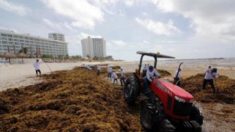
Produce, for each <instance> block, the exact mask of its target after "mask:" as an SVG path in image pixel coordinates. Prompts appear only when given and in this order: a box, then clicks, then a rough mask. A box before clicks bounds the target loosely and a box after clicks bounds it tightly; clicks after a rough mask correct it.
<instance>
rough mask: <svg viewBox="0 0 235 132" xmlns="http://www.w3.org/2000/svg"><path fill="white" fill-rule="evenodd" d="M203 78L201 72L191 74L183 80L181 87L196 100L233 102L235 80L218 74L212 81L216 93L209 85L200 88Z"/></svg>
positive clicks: (234, 98) (234, 99)
mask: <svg viewBox="0 0 235 132" xmlns="http://www.w3.org/2000/svg"><path fill="white" fill-rule="evenodd" d="M203 79H204V75H203V74H197V75H194V76H191V77H189V78H186V79H184V80H183V83H182V87H183V88H184V89H186V90H187V91H189V92H190V93H192V94H193V96H194V98H195V99H196V100H197V101H201V102H220V103H228V104H234V101H235V80H233V79H230V78H228V77H227V76H223V75H221V76H219V77H218V78H216V79H215V81H214V82H215V83H214V84H215V87H216V93H215V94H213V92H212V88H211V87H210V86H207V88H206V89H202V83H203Z"/></svg>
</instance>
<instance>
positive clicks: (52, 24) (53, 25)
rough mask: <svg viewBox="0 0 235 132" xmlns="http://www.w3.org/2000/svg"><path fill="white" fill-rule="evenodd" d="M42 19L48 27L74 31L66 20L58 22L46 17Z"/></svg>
mask: <svg viewBox="0 0 235 132" xmlns="http://www.w3.org/2000/svg"><path fill="white" fill-rule="evenodd" d="M42 21H43V22H44V23H45V24H46V26H48V27H49V28H51V29H53V30H57V31H58V30H59V31H64V30H65V29H68V30H69V31H74V29H73V28H72V27H71V26H70V24H68V23H67V22H63V23H62V22H61V23H59V22H54V21H51V20H49V19H47V18H43V19H42Z"/></svg>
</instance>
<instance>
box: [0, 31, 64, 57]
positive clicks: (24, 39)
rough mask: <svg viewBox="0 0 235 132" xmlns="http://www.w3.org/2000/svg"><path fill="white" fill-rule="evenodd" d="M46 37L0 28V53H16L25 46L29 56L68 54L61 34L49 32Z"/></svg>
mask: <svg viewBox="0 0 235 132" xmlns="http://www.w3.org/2000/svg"><path fill="white" fill-rule="evenodd" d="M48 37H49V38H41V37H35V36H31V35H29V34H19V33H15V32H13V31H8V30H7V31H6V30H0V54H4V53H7V52H10V53H18V52H19V51H20V50H21V49H22V48H27V50H28V53H27V54H28V55H30V56H31V57H39V56H42V55H50V56H53V57H58V56H66V55H68V51H67V43H66V42H65V41H64V40H65V39H64V35H63V34H56V33H51V34H49V36H48Z"/></svg>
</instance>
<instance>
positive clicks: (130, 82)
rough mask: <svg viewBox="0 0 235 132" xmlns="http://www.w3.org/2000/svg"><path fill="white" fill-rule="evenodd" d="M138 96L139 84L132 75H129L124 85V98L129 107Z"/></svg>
mask: <svg viewBox="0 0 235 132" xmlns="http://www.w3.org/2000/svg"><path fill="white" fill-rule="evenodd" d="M138 94H139V82H138V80H137V78H136V77H135V76H134V75H131V76H130V77H129V78H128V79H127V80H126V81H125V85H124V98H125V100H126V102H127V103H128V104H129V105H131V104H134V102H135V100H136V97H137V96H138Z"/></svg>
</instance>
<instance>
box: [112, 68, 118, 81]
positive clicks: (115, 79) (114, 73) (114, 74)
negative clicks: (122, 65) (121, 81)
mask: <svg viewBox="0 0 235 132" xmlns="http://www.w3.org/2000/svg"><path fill="white" fill-rule="evenodd" d="M111 78H112V81H113V84H115V83H118V76H117V74H116V72H114V71H113V72H112V73H111Z"/></svg>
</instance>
